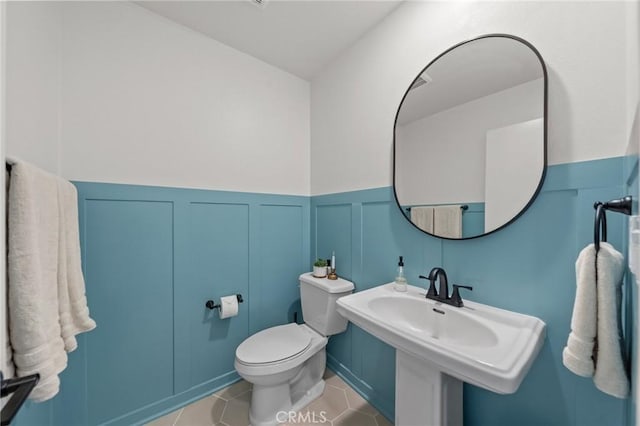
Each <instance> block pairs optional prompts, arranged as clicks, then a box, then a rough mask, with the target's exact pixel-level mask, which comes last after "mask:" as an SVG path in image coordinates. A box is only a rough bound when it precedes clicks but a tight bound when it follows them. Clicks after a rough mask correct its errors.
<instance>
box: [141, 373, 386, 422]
mask: <svg viewBox="0 0 640 426" xmlns="http://www.w3.org/2000/svg"><path fill="white" fill-rule="evenodd" d="M325 380H326V386H325V390H324V393H323V395H322V396H321V397H320V398H318V399H316V400H315V401H313V402H312V403H311V404H309V405H308V406H306V407H305V408H303V409H302V410H300V411H299V413H300V416H299V417H297V418H295V419H291V420H294V421H292V422H290V423H283V426H302V425H304V426H307V425H320V426H392V424H391V423H390V422H389V421H388V420H387V419H386V418H385V417H384V416H382V415H381V414H380V413H378V411H377V410H376V409H375V408H373V407H372V406H371V405H369V404H368V403H367V401H365V400H364V399H363V398H362V397H361V396H360V395H359V394H358V393H356V392H355V391H354V390H353V389H351V388H350V387H349V385H347V384H346V383H345V382H344V381H343V380H342V379H341V378H340V377H338V376H336V375H335V374H334V373H333V372H332V371H329V370H327V372H326V373H325ZM250 400H251V384H250V383H247V382H245V381H244V380H241V381H239V382H237V383H235V384H233V385H231V386H229V387H228V388H225V389H222V390H220V391H218V392H216V393H214V394H213V395H210V396H208V397H206V398H203V399H201V400H199V401H196V402H194V403H192V404H190V405H187V406H186V407H184V408H181V409H179V410H176V411H174V412H173V413H169V414H167V415H165V416H164V417H160V418H159V419H156V420H154V421H152V422H151V423H147V426H205V425H206V426H210V425H222V426H247V425H248V424H249V401H250ZM314 416H315V418H314ZM314 420H315V421H314ZM323 420H324V421H323Z"/></svg>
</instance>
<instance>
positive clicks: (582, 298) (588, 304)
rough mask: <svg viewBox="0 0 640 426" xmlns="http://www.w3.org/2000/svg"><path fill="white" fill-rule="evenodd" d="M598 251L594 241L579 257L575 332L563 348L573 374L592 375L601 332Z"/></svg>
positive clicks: (574, 321) (565, 358)
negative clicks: (598, 306) (598, 334)
mask: <svg viewBox="0 0 640 426" xmlns="http://www.w3.org/2000/svg"><path fill="white" fill-rule="evenodd" d="M595 265H596V250H595V247H594V245H593V244H589V245H588V246H587V247H585V248H584V249H582V251H581V252H580V254H579V255H578V260H576V286H577V288H576V297H575V300H574V302H573V315H572V316H571V333H570V334H569V338H568V340H567V346H566V347H565V348H564V350H563V351H562V362H563V364H564V365H565V367H567V368H568V369H569V370H570V371H572V372H573V373H575V374H577V375H579V376H584V377H591V376H593V372H594V360H593V349H594V345H595V338H596V332H597V325H596V324H597V322H596V315H597V298H596V272H595Z"/></svg>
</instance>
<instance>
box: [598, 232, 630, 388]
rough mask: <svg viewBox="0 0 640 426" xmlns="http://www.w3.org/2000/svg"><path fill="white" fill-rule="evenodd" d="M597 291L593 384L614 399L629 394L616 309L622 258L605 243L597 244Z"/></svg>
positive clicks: (618, 316) (619, 289) (620, 295)
mask: <svg viewBox="0 0 640 426" xmlns="http://www.w3.org/2000/svg"><path fill="white" fill-rule="evenodd" d="M596 260H597V266H596V274H597V277H596V281H597V287H598V291H597V293H598V334H597V341H598V350H597V355H596V372H595V374H594V376H593V381H594V383H595V385H596V387H597V388H598V389H600V390H601V391H602V392H605V393H607V394H609V395H612V396H615V397H617V398H626V397H627V396H628V394H629V379H628V377H627V371H626V368H625V362H624V360H623V356H622V353H623V352H622V327H621V321H620V305H621V299H622V289H621V287H622V277H623V275H624V269H625V263H624V256H623V255H622V254H621V253H620V252H618V251H617V250H616V249H615V248H614V247H613V246H612V245H611V244H609V243H604V242H603V243H600V250H599V251H598V254H597V255H596Z"/></svg>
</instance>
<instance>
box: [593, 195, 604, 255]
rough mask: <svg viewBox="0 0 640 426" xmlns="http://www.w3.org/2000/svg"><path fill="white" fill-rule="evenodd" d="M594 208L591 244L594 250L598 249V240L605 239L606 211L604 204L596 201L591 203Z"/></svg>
mask: <svg viewBox="0 0 640 426" xmlns="http://www.w3.org/2000/svg"><path fill="white" fill-rule="evenodd" d="M593 207H594V208H595V209H596V218H595V222H594V225H593V244H594V245H595V248H596V251H598V250H600V242H606V241H607V214H606V213H607V212H606V210H605V207H604V204H603V203H600V202H597V203H595V204H594V205H593Z"/></svg>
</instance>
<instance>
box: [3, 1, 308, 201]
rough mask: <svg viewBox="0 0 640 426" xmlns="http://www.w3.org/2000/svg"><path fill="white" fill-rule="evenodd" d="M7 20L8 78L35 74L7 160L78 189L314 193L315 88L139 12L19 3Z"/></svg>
mask: <svg viewBox="0 0 640 426" xmlns="http://www.w3.org/2000/svg"><path fill="white" fill-rule="evenodd" d="M56 14H58V15H56ZM40 15H43V16H44V17H43V18H42V19H41V20H44V21H45V23H46V24H47V26H46V27H43V26H42V25H41V24H40V22H39V21H38V20H37V19H35V18H39V17H40ZM56 16H60V17H61V20H59V21H58V22H57V23H56ZM34 17H35V18H34ZM8 20H9V22H10V23H11V24H12V27H15V28H16V29H15V31H13V32H12V33H10V35H11V34H13V33H17V34H15V39H16V45H15V46H12V47H13V48H14V50H17V51H20V52H22V55H23V56H24V58H22V57H19V59H22V62H20V61H16V60H12V57H11V56H10V57H9V61H8V67H9V70H10V71H13V73H15V75H20V74H22V73H25V72H27V73H28V72H32V73H36V74H37V75H34V76H33V77H32V78H27V77H21V78H19V79H18V81H15V82H13V83H16V85H15V91H14V93H10V94H9V99H8V105H9V112H13V117H16V118H17V122H18V123H24V125H23V126H21V127H20V128H16V129H15V131H14V132H12V133H10V135H9V139H10V140H9V144H8V150H7V151H8V154H9V155H14V156H18V157H20V158H23V159H25V160H28V161H32V162H34V163H36V164H39V165H41V166H43V167H45V168H47V169H51V170H53V171H56V172H59V173H60V174H61V175H62V176H64V177H65V178H67V179H71V180H81V181H96V182H113V183H127V184H144V185H160V186H177V187H190V188H205V189H219V190H231V191H243V192H263V193H280V194H295V195H308V194H309V188H310V184H309V182H310V176H309V162H310V154H309V150H310V147H309V145H310V141H309V139H310V129H309V120H310V112H309V83H308V82H307V81H305V80H302V79H300V78H298V77H295V76H293V75H291V74H289V73H287V72H284V71H282V70H280V69H277V68H275V67H273V66H271V65H268V64H266V63H264V62H262V61H260V60H257V59H255V58H253V57H251V56H248V55H246V54H244V53H240V52H238V51H237V50H234V49H232V48H230V47H228V46H226V45H223V44H221V43H219V42H217V41H215V40H212V39H210V38H207V37H205V36H203V35H201V34H199V33H196V32H195V31H192V30H189V29H187V28H185V27H182V26H180V25H178V24H175V23H173V22H171V21H169V20H167V19H165V18H162V17H160V16H158V15H155V14H154V13H151V12H149V11H148V10H146V9H144V8H141V7H139V6H137V5H135V4H132V3H126V2H68V3H58V4H56V3H50V4H49V5H48V6H47V5H45V4H32V3H21V4H16V5H13V4H12V5H11V7H10V9H9V14H8ZM56 25H57V27H56ZM49 27H52V28H49ZM10 30H11V28H10ZM56 31H58V32H59V37H49V36H51V35H52V34H55V33H56ZM58 41H59V42H58ZM11 42H12V40H11V38H10V39H9V43H11ZM14 56H18V53H15V55H14ZM54 64H57V65H58V66H59V69H58V70H56V69H55V68H54ZM30 69H35V70H37V71H30ZM33 81H35V82H36V84H41V85H42V86H43V88H42V90H36V89H37V88H36V89H34V90H33V91H29V90H27V89H28V88H29V84H30V83H32V82H33ZM10 85H12V83H10ZM25 90H26V92H25ZM22 98H24V99H22ZM43 101H44V104H42V102H43ZM22 105H24V107H22ZM17 106H20V108H19V109H17ZM40 113H41V114H40ZM34 114H40V115H42V116H43V117H33V115H34ZM56 114H59V128H57V127H56V126H57V125H58V117H57V116H56ZM34 119H35V121H34ZM41 121H42V122H43V123H42V124H35V125H34V123H39V122H41ZM49 121H52V123H49ZM27 123H30V124H31V126H32V128H30V127H29V126H27V125H26V124H27ZM54 128H55V129H56V131H55V132H54ZM56 132H57V133H58V134H59V135H58V134H57V133H56ZM58 136H59V138H58V141H59V142H58V145H59V146H58V147H57V148H56V145H55V144H53V145H51V144H50V143H49V141H51V140H55V139H56V137H58ZM25 141H26V142H28V144H27V145H25ZM58 157H59V167H55V165H51V164H48V163H47V162H46V161H44V159H53V160H55V159H57V158H58Z"/></svg>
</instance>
